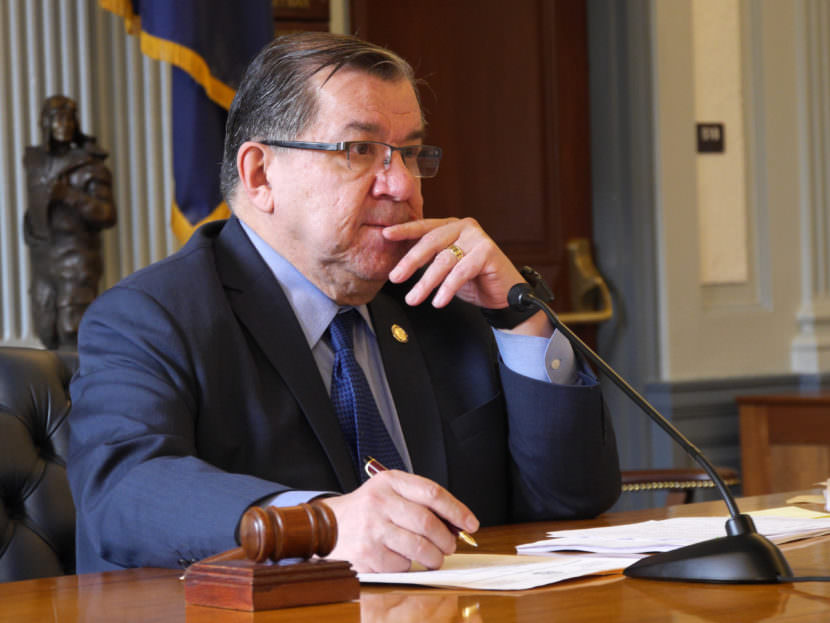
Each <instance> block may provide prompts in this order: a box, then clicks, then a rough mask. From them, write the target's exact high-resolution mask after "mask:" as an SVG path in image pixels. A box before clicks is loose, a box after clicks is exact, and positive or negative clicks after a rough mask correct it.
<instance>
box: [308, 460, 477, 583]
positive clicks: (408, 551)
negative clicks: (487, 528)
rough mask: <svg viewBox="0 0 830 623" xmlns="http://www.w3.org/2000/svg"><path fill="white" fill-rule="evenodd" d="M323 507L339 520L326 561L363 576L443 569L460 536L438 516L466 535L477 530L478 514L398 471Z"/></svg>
mask: <svg viewBox="0 0 830 623" xmlns="http://www.w3.org/2000/svg"><path fill="white" fill-rule="evenodd" d="M321 502H323V503H324V504H326V505H327V506H329V508H331V510H332V511H334V514H335V516H336V517H337V544H336V545H335V546H334V549H333V550H332V551H331V553H330V554H329V556H328V557H329V558H332V559H339V560H348V561H349V562H351V563H352V565H353V566H354V568H355V569H356V570H357V571H362V572H380V571H388V572H393V571H406V570H408V569H409V568H410V565H411V563H412V562H417V563H419V564H421V565H423V566H424V567H426V568H428V569H437V568H438V567H440V566H441V563H443V561H444V556H446V555H448V554H452V553H453V552H454V551H455V545H456V537H455V535H453V534H452V533H451V532H450V531H449V529H448V528H447V526H446V525H444V522H442V521H441V520H440V519H438V517H437V516H436V515H440V516H441V517H443V518H445V519H446V520H447V521H449V522H450V523H452V524H453V525H455V526H458V527H459V528H461V529H462V530H466V531H467V532H475V531H476V530H478V520H477V519H476V518H475V515H473V513H472V512H471V511H470V509H468V508H467V507H466V506H465V505H464V504H462V503H461V502H459V501H458V500H456V499H455V498H454V497H453V496H452V495H451V494H450V493H449V492H448V491H447V490H446V489H444V488H443V487H441V486H440V485H438V484H436V483H435V482H433V481H431V480H428V479H427V478H423V477H421V476H416V475H414V474H408V473H406V472H402V471H398V470H389V471H385V472H381V473H379V474H377V475H376V476H374V477H373V478H371V479H369V480H367V481H366V482H365V483H363V485H361V486H360V487H359V488H358V489H356V490H354V491H352V492H351V493H348V494H346V495H341V496H335V497H330V498H325V499H323V500H321Z"/></svg>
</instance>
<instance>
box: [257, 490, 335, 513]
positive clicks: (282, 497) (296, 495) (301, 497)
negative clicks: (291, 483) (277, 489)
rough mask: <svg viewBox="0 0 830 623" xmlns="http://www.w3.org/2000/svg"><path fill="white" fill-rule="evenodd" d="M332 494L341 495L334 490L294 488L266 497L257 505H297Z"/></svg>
mask: <svg viewBox="0 0 830 623" xmlns="http://www.w3.org/2000/svg"><path fill="white" fill-rule="evenodd" d="M330 495H339V494H338V493H335V492H333V491H301V490H295V489H292V490H291V491H283V492H282V493H277V494H276V495H273V496H271V497H269V498H265V499H263V500H261V501H260V502H258V503H257V506H261V507H262V508H265V507H267V506H279V507H283V506H297V505H298V504H307V503H309V502H311V501H312V500H315V499H317V498H319V497H328V496H330Z"/></svg>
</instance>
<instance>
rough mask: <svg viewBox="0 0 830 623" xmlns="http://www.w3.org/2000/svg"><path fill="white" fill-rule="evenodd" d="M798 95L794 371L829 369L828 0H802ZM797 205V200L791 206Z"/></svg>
mask: <svg viewBox="0 0 830 623" xmlns="http://www.w3.org/2000/svg"><path fill="white" fill-rule="evenodd" d="M800 8H801V11H800V17H801V23H800V25H799V26H800V29H801V32H802V33H803V36H802V37H801V38H800V41H801V49H800V54H801V59H800V60H801V62H799V63H798V65H799V70H800V72H801V75H800V76H799V78H800V79H799V84H800V89H799V91H800V92H799V94H798V97H799V100H800V113H801V114H800V117H801V119H800V122H799V128H800V136H799V144H800V146H801V180H800V187H801V193H800V195H801V200H800V201H797V200H796V199H794V202H797V204H798V208H799V216H800V221H801V249H800V251H801V303H800V306H799V309H798V312H797V315H796V320H797V324H798V333H797V335H796V336H795V338H794V339H793V342H792V350H791V362H792V369H793V371H794V372H800V373H808V374H809V373H820V372H828V371H830V188H828V185H830V3H829V2H828V1H827V0H804V1H803V4H802V7H800ZM794 207H795V206H794Z"/></svg>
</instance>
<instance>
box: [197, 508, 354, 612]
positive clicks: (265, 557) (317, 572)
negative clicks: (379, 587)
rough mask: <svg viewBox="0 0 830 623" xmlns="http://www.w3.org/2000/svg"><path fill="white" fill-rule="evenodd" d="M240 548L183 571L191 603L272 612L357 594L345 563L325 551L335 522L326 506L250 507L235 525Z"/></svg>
mask: <svg viewBox="0 0 830 623" xmlns="http://www.w3.org/2000/svg"><path fill="white" fill-rule="evenodd" d="M239 542H240V543H241V545H242V546H241V547H238V548H236V549H232V550H228V551H227V552H223V553H221V554H217V555H216V556H211V557H210V558H205V559H204V560H202V561H200V562H197V563H194V564H193V565H191V566H190V567H188V569H187V571H186V572H185V574H184V595H185V601H186V602H187V603H188V604H190V605H197V606H213V607H217V608H229V609H232V610H248V611H254V610H271V609H275V608H287V607H291V606H303V605H309V604H321V603H331V602H337V601H350V600H352V599H357V598H358V596H359V594H360V583H359V582H358V580H357V574H356V573H355V572H354V570H353V569H352V568H351V565H350V564H349V563H348V562H345V561H342V560H322V559H321V558H313V557H314V556H319V557H323V556H326V555H328V554H329V553H330V552H331V550H332V549H334V545H335V543H336V542H337V520H336V519H335V517H334V513H333V512H332V510H331V509H330V508H329V507H328V506H326V505H325V504H315V503H311V504H300V505H299V506H287V507H282V508H279V507H273V506H269V507H268V508H260V507H252V508H249V509H248V510H247V511H246V512H245V514H244V515H243V516H242V520H241V521H240V523H239Z"/></svg>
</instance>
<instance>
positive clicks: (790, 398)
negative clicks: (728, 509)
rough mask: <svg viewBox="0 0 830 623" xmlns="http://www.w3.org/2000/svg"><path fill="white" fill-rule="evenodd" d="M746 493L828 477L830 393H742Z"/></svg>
mask: <svg viewBox="0 0 830 623" xmlns="http://www.w3.org/2000/svg"><path fill="white" fill-rule="evenodd" d="M737 401H738V412H739V414H740V422H741V483H742V486H743V492H744V495H763V494H767V493H774V492H777V491H791V490H793V489H802V488H805V487H812V486H813V485H814V484H815V483H816V482H819V481H823V480H825V479H827V478H828V477H830V394H828V393H815V394H808V393H803V394H780V395H769V396H763V395H760V396H739V397H738V398H737Z"/></svg>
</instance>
